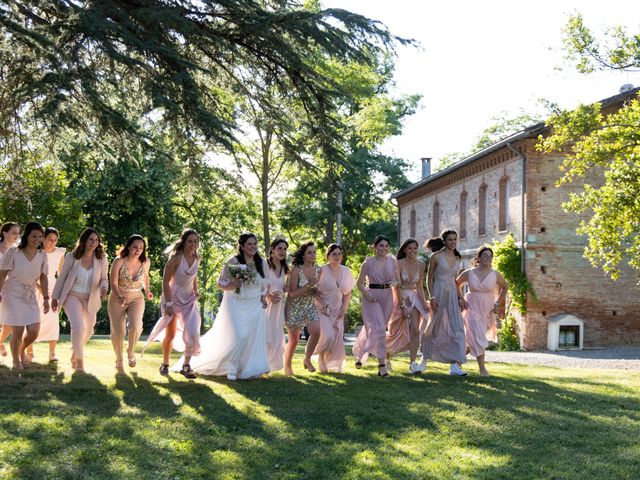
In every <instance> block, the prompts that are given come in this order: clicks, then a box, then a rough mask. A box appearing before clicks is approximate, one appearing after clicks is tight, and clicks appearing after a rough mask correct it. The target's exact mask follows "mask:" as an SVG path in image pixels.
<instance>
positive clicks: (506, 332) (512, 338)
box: [498, 314, 520, 352]
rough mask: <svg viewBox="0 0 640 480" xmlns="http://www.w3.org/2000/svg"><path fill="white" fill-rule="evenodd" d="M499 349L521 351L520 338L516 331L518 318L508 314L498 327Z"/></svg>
mask: <svg viewBox="0 0 640 480" xmlns="http://www.w3.org/2000/svg"><path fill="white" fill-rule="evenodd" d="M498 350H501V351H510V352H516V351H520V338H519V336H518V332H516V319H515V318H514V317H513V315H511V314H508V315H507V318H505V319H504V321H503V322H502V326H501V327H500V328H499V329H498Z"/></svg>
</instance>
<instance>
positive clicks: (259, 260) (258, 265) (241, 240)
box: [236, 233, 264, 278]
mask: <svg viewBox="0 0 640 480" xmlns="http://www.w3.org/2000/svg"><path fill="white" fill-rule="evenodd" d="M250 238H253V239H254V240H255V241H256V242H257V241H258V237H256V236H255V234H253V233H243V234H242V235H240V237H239V238H238V254H237V255H236V258H237V259H238V263H241V264H243V265H246V264H247V259H246V258H245V256H244V251H243V250H242V248H243V247H244V244H245V243H247V240H249V239H250ZM253 261H254V262H255V265H256V271H257V272H258V273H259V274H260V276H261V277H262V278H264V268H263V267H262V257H261V256H260V252H258V251H257V250H256V254H255V255H254V256H253Z"/></svg>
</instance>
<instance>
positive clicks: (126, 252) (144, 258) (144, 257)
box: [118, 233, 147, 263]
mask: <svg viewBox="0 0 640 480" xmlns="http://www.w3.org/2000/svg"><path fill="white" fill-rule="evenodd" d="M136 240H142V253H141V254H140V256H139V257H138V259H139V260H140V261H141V262H142V263H144V262H146V261H147V242H146V241H145V239H144V238H143V237H142V235H138V234H137V233H136V234H134V235H131V236H130V237H129V239H128V240H127V243H125V244H124V247H122V250H120V253H118V256H119V257H120V258H122V259H124V258H125V257H128V256H129V248H131V244H132V243H133V242H135V241H136Z"/></svg>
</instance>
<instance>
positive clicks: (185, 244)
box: [143, 228, 200, 379]
mask: <svg viewBox="0 0 640 480" xmlns="http://www.w3.org/2000/svg"><path fill="white" fill-rule="evenodd" d="M199 244H200V236H199V235H198V232H196V231H195V230H193V229H191V228H187V229H185V230H183V232H182V234H181V235H180V238H179V239H178V240H176V241H175V242H174V243H173V244H172V245H171V246H169V248H167V249H166V250H165V253H166V254H168V255H169V261H168V262H167V264H166V265H165V267H164V274H163V276H162V296H161V298H160V306H161V308H162V317H161V318H160V320H158V322H157V323H156V324H155V326H154V327H153V330H152V331H151V334H150V335H149V338H148V339H147V343H146V344H145V346H144V349H143V353H144V350H145V349H146V348H147V346H149V343H151V342H153V341H154V340H156V339H157V340H159V341H162V363H161V364H160V374H161V375H168V374H169V357H170V355H171V350H172V348H175V349H176V350H179V351H182V350H184V362H183V364H182V368H181V369H180V370H179V373H180V374H181V375H183V376H184V377H185V378H188V379H193V378H196V374H195V372H194V371H193V369H192V368H191V365H190V361H191V357H192V356H196V355H199V354H200V311H199V310H198V298H199V297H200V293H199V292H198V277H197V275H198V266H199V265H200V255H198V246H199ZM177 334H180V335H177ZM176 337H177V338H176ZM174 339H175V340H176V341H175V344H174Z"/></svg>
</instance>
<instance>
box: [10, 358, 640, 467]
mask: <svg viewBox="0 0 640 480" xmlns="http://www.w3.org/2000/svg"><path fill="white" fill-rule="evenodd" d="M366 373H367V374H368V373H369V372H368V369H367V371H366ZM374 375H375V369H371V375H352V374H349V373H342V374H329V375H322V374H312V375H310V374H305V375H301V376H298V377H293V378H287V377H283V376H280V375H275V376H273V377H272V378H271V379H269V380H254V381H248V382H227V381H226V380H220V379H217V378H212V377H200V378H199V379H198V380H196V381H191V382H187V381H184V380H182V379H178V380H176V379H174V378H169V379H167V380H164V379H162V380H160V379H158V380H157V381H149V380H147V379H145V378H141V377H139V376H137V375H135V374H133V375H131V376H127V375H118V376H116V379H115V385H112V386H111V387H109V386H107V385H105V384H104V383H102V382H100V381H99V379H97V378H96V377H94V376H92V375H88V374H80V375H74V376H72V378H71V380H70V381H69V382H68V383H64V380H65V376H64V373H62V372H56V371H55V370H51V369H50V370H42V371H33V372H28V373H26V374H24V375H22V377H20V378H19V377H17V376H14V372H8V371H7V370H6V369H0V381H2V385H3V388H0V399H2V400H3V401H2V402H0V412H1V413H2V415H1V416H0V434H1V435H2V438H3V442H4V441H9V442H11V441H12V440H15V441H16V442H15V448H16V449H17V450H18V451H19V452H20V455H18V456H14V455H13V451H12V453H11V454H10V453H9V450H7V452H6V453H5V454H4V455H3V456H4V457H5V458H4V459H0V462H2V461H4V462H5V465H6V464H7V462H8V460H9V459H14V458H15V459H16V460H15V465H14V466H13V467H12V468H10V469H6V470H4V471H8V472H10V473H11V475H13V476H14V477H15V478H46V477H56V478H88V477H93V478H134V477H135V478H219V477H224V476H235V477H237V478H341V477H354V478H365V477H366V478H444V477H450V476H456V475H457V476H462V477H468V478H522V477H524V478H534V477H537V478H539V477H553V476H555V477H557V478H577V477H578V474H579V473H580V476H585V475H586V476H587V477H594V478H596V477H597V478H604V477H610V478H617V477H624V476H625V472H627V471H629V469H631V470H633V469H635V468H636V467H637V466H638V463H637V458H636V459H635V460H634V459H633V458H630V456H629V452H630V451H632V449H633V448H636V442H635V439H636V438H637V437H638V434H639V430H638V422H639V421H640V415H639V412H640V403H639V401H638V399H637V398H636V397H635V396H626V395H625V397H624V398H623V399H620V398H619V397H617V396H612V395H609V394H607V393H606V392H608V391H611V390H610V389H609V388H607V387H603V386H602V385H601V384H599V383H597V382H595V381H592V380H589V381H585V382H584V383H583V384H581V383H580V380H579V379H578V380H574V381H573V382H572V383H573V384H577V385H578V386H577V387H576V386H575V385H574V387H573V388H572V387H571V386H570V385H568V384H567V387H566V388H565V387H564V386H562V385H561V386H558V384H559V383H561V382H558V378H555V377H554V378H553V379H552V380H542V379H532V378H530V377H525V378H522V377H519V376H518V375H517V374H516V375H513V376H506V375H505V376H494V377H491V378H488V379H483V378H480V377H477V376H475V375H472V376H469V377H468V378H466V379H462V378H454V377H450V376H449V375H446V374H443V373H439V372H438V370H435V371H430V372H429V373H428V374H427V375H425V376H423V377H413V376H409V375H399V374H395V375H394V376H393V377H392V378H390V379H381V378H378V377H375V376H374ZM12 379H13V380H12ZM8 380H10V381H8ZM605 385H606V384H605ZM617 386H619V385H617V384H616V387H617ZM7 387H8V388H7ZM596 390H602V393H601V392H599V391H596ZM625 394H626V392H625ZM8 448H9V449H11V448H14V447H8ZM595 457H602V458H606V459H607V460H606V462H604V463H603V462H597V461H594V458H595ZM634 462H635V463H634ZM620 465H622V466H624V467H625V468H626V469H627V470H625V471H622V472H621V471H619V470H616V468H617V467H618V466H620ZM5 468H6V467H5ZM638 468H639V469H640V467H638ZM2 471H3V470H2V464H1V463H0V472H2ZM621 473H622V474H621Z"/></svg>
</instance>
